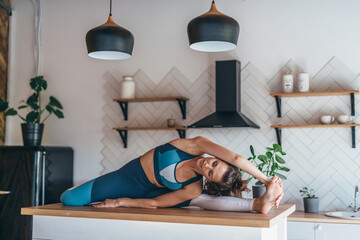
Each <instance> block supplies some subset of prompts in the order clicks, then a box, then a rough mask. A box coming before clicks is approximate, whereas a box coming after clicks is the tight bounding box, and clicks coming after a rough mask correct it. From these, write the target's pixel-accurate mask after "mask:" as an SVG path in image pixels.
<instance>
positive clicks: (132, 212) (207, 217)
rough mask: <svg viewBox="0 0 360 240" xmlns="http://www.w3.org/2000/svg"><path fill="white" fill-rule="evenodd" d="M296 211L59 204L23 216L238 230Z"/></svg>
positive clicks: (288, 208)
mask: <svg viewBox="0 0 360 240" xmlns="http://www.w3.org/2000/svg"><path fill="white" fill-rule="evenodd" d="M294 211H295V205H294V204H282V205H280V206H279V208H277V209H272V210H271V211H270V212H269V213H267V214H259V213H250V212H222V211H208V210H202V209H197V208H196V209H195V208H163V209H143V208H94V207H91V206H82V207H74V206H63V205H62V204H61V203H56V204H50V205H44V206H38V207H26V208H22V209H21V214H22V215H43V216H60V217H80V218H101V219H118V220H133V221H152V222H169V223H191V224H206V225H222V226H239V227H259V228H270V227H272V226H274V225H276V224H278V223H279V222H280V221H281V220H283V219H284V218H285V217H288V216H289V215H290V214H291V213H292V212H294Z"/></svg>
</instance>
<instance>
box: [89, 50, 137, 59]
mask: <svg viewBox="0 0 360 240" xmlns="http://www.w3.org/2000/svg"><path fill="white" fill-rule="evenodd" d="M89 57H92V58H96V59H102V60H122V59H127V58H130V57H131V55H130V54H128V53H123V52H116V51H96V52H91V53H89Z"/></svg>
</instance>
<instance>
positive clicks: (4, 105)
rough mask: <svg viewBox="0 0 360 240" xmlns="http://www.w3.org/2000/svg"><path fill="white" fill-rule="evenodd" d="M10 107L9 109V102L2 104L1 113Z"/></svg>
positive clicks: (0, 105) (0, 106)
mask: <svg viewBox="0 0 360 240" xmlns="http://www.w3.org/2000/svg"><path fill="white" fill-rule="evenodd" d="M8 107H9V103H8V102H2V104H0V112H3V111H5V110H6V109H7V108H8Z"/></svg>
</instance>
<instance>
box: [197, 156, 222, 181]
mask: <svg viewBox="0 0 360 240" xmlns="http://www.w3.org/2000/svg"><path fill="white" fill-rule="evenodd" d="M199 166H200V170H201V175H203V176H204V177H205V178H206V180H208V181H209V182H216V183H220V182H221V181H222V179H223V176H224V174H225V172H226V171H227V170H228V167H229V165H228V164H227V163H226V162H224V161H222V160H220V159H218V158H213V157H206V158H201V159H200V161H199Z"/></svg>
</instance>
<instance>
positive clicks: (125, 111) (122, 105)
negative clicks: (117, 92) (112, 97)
mask: <svg viewBox="0 0 360 240" xmlns="http://www.w3.org/2000/svg"><path fill="white" fill-rule="evenodd" d="M118 103H119V105H120V108H121V111H122V112H123V114H124V119H125V121H127V120H128V106H129V104H128V102H122V101H118Z"/></svg>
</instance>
